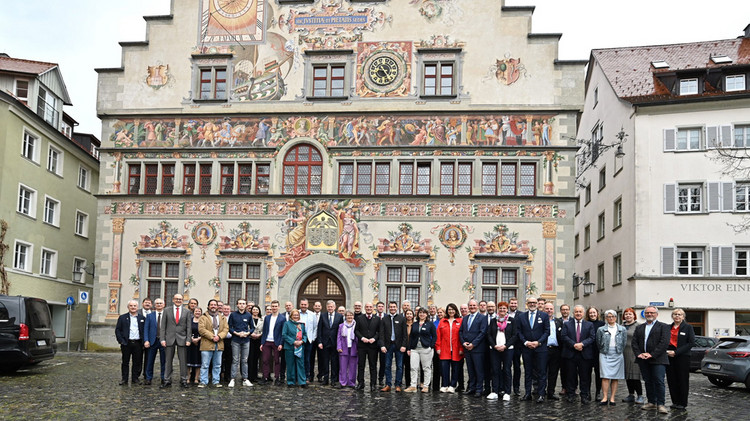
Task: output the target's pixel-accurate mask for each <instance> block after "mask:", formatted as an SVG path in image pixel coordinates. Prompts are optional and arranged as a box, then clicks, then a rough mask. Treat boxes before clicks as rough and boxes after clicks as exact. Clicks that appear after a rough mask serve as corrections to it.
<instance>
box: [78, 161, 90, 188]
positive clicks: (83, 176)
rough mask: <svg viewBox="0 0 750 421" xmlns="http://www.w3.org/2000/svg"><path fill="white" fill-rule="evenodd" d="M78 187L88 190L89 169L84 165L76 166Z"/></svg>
mask: <svg viewBox="0 0 750 421" xmlns="http://www.w3.org/2000/svg"><path fill="white" fill-rule="evenodd" d="M78 187H80V188H82V189H84V190H86V191H89V188H90V186H89V170H88V169H86V168H84V167H78Z"/></svg>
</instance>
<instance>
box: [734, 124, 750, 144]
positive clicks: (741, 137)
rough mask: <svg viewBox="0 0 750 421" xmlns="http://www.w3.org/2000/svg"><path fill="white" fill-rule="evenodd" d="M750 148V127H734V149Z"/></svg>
mask: <svg viewBox="0 0 750 421" xmlns="http://www.w3.org/2000/svg"><path fill="white" fill-rule="evenodd" d="M747 146H750V125H736V126H734V147H735V148H744V147H747Z"/></svg>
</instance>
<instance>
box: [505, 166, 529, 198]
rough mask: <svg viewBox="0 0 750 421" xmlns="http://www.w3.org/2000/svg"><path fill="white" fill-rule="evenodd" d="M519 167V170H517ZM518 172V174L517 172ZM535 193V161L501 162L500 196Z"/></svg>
mask: <svg viewBox="0 0 750 421" xmlns="http://www.w3.org/2000/svg"><path fill="white" fill-rule="evenodd" d="M519 167H520V171H519ZM519 173H520V176H517V174H519ZM516 192H518V193H517V194H518V195H519V196H534V195H536V163H533V162H522V163H519V164H517V163H508V162H503V163H502V165H501V167H500V194H501V195H502V196H513V195H516Z"/></svg>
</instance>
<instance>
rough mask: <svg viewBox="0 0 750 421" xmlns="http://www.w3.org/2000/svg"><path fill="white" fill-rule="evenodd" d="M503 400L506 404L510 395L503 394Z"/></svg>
mask: <svg viewBox="0 0 750 421" xmlns="http://www.w3.org/2000/svg"><path fill="white" fill-rule="evenodd" d="M503 400H504V401H505V402H508V401H509V400H510V395H509V394H507V393H504V394H503Z"/></svg>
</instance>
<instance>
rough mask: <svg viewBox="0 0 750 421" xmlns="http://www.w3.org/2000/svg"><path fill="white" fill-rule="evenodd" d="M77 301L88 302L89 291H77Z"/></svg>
mask: <svg viewBox="0 0 750 421" xmlns="http://www.w3.org/2000/svg"><path fill="white" fill-rule="evenodd" d="M78 302H79V303H81V304H88V303H89V293H88V292H87V291H78Z"/></svg>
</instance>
